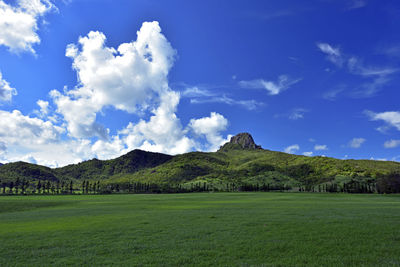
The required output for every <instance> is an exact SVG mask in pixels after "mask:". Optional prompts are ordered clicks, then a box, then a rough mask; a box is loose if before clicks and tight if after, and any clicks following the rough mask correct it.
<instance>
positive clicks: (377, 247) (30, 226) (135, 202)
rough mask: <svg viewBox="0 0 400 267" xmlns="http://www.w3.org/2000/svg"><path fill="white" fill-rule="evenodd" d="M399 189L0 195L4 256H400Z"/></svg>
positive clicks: (87, 262) (324, 259)
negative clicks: (388, 192)
mask: <svg viewBox="0 0 400 267" xmlns="http://www.w3.org/2000/svg"><path fill="white" fill-rule="evenodd" d="M399 251H400V195H349V194H317V193H314V194H311V193H310V194H309V193H198V194H171V195H167V194H163V195H82V196H79V195H77V196H9V197H0V265H1V266H57V265H60V266H64V265H80V266H82V265H83V266H93V265H108V266H119V265H121V266H135V265H141V266H147V265H155V266H194V265H196V266H216V265H219V266H400V253H399Z"/></svg>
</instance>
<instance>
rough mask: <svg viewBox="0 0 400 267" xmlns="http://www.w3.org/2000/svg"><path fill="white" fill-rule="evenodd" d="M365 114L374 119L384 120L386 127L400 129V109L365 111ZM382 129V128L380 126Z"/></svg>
mask: <svg viewBox="0 0 400 267" xmlns="http://www.w3.org/2000/svg"><path fill="white" fill-rule="evenodd" d="M365 114H366V115H367V116H368V117H369V118H370V120H372V121H378V120H382V121H384V122H385V127H394V128H396V129H397V130H399V131H400V112H399V111H386V112H381V113H375V112H372V111H365ZM378 129H382V128H378Z"/></svg>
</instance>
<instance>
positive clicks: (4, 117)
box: [0, 110, 64, 145]
mask: <svg viewBox="0 0 400 267" xmlns="http://www.w3.org/2000/svg"><path fill="white" fill-rule="evenodd" d="M0 118H1V120H0V138H1V139H0V140H1V141H3V142H5V143H7V144H8V145H10V144H16V143H17V144H20V143H23V142H27V143H34V144H45V143H49V142H55V141H57V140H59V137H60V135H61V134H62V133H63V132H64V129H63V128H62V127H59V126H54V125H53V124H52V123H51V122H50V121H44V120H41V119H38V118H31V117H29V116H25V115H23V114H22V113H21V112H20V111H18V110H14V111H12V112H8V111H3V110H0Z"/></svg>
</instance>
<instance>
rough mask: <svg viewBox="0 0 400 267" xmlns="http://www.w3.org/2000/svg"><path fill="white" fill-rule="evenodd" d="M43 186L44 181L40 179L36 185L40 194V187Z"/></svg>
mask: <svg viewBox="0 0 400 267" xmlns="http://www.w3.org/2000/svg"><path fill="white" fill-rule="evenodd" d="M41 188H42V183H41V182H40V180H38V183H37V185H36V190H37V192H38V194H40V189H41Z"/></svg>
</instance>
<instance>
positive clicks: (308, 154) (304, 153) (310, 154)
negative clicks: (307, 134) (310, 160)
mask: <svg viewBox="0 0 400 267" xmlns="http://www.w3.org/2000/svg"><path fill="white" fill-rule="evenodd" d="M303 155H304V156H307V157H311V156H312V155H313V152H312V151H309V152H303Z"/></svg>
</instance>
